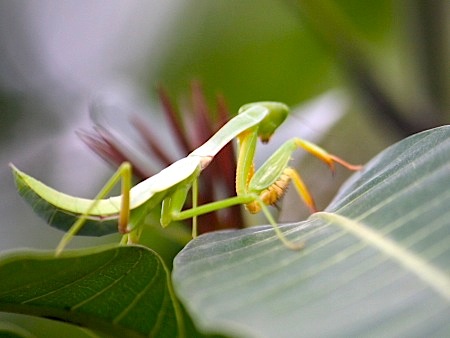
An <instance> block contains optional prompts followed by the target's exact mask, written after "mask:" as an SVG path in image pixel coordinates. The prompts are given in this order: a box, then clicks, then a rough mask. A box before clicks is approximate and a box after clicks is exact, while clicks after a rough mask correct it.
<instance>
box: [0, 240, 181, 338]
mask: <svg viewBox="0 0 450 338" xmlns="http://www.w3.org/2000/svg"><path fill="white" fill-rule="evenodd" d="M0 311H3V312H16V313H22V314H31V315H34V316H39V317H50V318H55V319H59V320H63V321H67V322H70V323H75V324H78V325H82V326H85V327H88V328H90V329H93V330H96V331H102V332H106V333H108V334H109V335H111V334H113V335H117V336H122V337H125V336H126V337H130V336H152V337H155V336H157V337H180V336H183V335H184V327H183V326H184V324H183V319H182V313H181V310H180V308H179V305H178V303H177V301H176V300H175V299H174V296H173V292H172V289H171V284H170V280H169V275H168V271H167V269H166V268H165V267H164V264H163V263H162V261H161V260H160V258H159V257H158V256H157V255H156V254H154V253H153V252H152V251H151V250H149V249H146V248H143V247H136V246H135V247H133V246H129V247H114V248H111V247H109V248H107V249H105V248H97V249H89V250H77V251H72V252H67V253H64V254H63V255H62V256H61V257H58V258H55V257H54V256H53V253H36V252H33V253H32V252H23V253H14V254H10V255H9V256H8V257H3V259H2V260H1V261H0Z"/></svg>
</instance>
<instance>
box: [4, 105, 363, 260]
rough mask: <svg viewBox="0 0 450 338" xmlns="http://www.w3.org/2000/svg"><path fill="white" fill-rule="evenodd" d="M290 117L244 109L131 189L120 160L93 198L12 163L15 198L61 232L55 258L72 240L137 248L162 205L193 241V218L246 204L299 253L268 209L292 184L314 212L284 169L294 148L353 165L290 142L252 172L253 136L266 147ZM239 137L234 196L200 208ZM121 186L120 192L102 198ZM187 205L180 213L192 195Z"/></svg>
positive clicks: (297, 180) (292, 173) (276, 109)
mask: <svg viewBox="0 0 450 338" xmlns="http://www.w3.org/2000/svg"><path fill="white" fill-rule="evenodd" d="M288 114H289V108H288V107H287V106H286V105H285V104H283V103H279V102H256V103H250V104H246V105H244V106H242V107H241V108H240V110H239V112H238V115H236V117H234V118H232V119H231V120H230V121H228V122H227V123H226V124H225V125H224V126H223V127H222V128H221V129H220V130H219V131H218V132H217V133H216V134H214V135H213V136H212V137H211V138H210V139H209V140H207V141H206V142H205V143H204V144H203V145H201V146H200V147H199V148H197V149H195V150H194V151H192V152H191V153H190V154H189V155H187V156H186V157H184V158H182V159H180V160H178V161H176V162H174V163H173V164H171V165H169V166H168V167H166V168H165V169H163V170H161V171H160V172H159V173H157V174H155V175H153V176H151V177H149V178H147V179H146V180H144V181H142V182H141V183H139V184H137V185H135V186H134V187H132V168H131V165H130V164H129V163H127V162H124V163H123V164H122V165H121V166H120V167H119V169H118V170H117V171H116V173H115V174H114V175H113V176H112V177H111V178H110V179H109V181H108V182H107V183H106V185H105V186H104V187H103V189H102V190H101V191H100V192H99V193H98V195H97V196H96V197H95V198H94V199H84V198H78V197H73V196H70V195H67V194H64V193H61V192H59V191H56V190H54V189H52V188H50V187H48V186H46V185H45V184H43V183H41V182H40V181H38V180H36V179H34V178H33V177H31V176H29V175H27V174H25V173H24V172H22V171H20V170H19V169H17V168H16V167H15V166H14V165H12V164H11V168H12V171H13V174H14V177H15V181H16V185H17V188H18V191H19V194H20V195H22V197H23V198H24V199H25V200H26V201H27V202H29V203H30V204H31V206H32V208H33V209H34V211H35V212H36V213H37V214H39V215H40V216H41V217H43V218H44V219H45V220H46V221H47V223H48V224H50V225H51V226H54V227H57V228H59V229H61V230H64V231H66V233H65V235H64V236H63V238H62V240H61V241H60V243H59V245H58V246H57V248H56V253H57V254H59V253H60V252H61V251H62V250H63V249H64V248H65V247H66V245H67V244H68V243H69V241H70V240H71V238H72V237H73V236H75V235H96V236H101V235H106V234H110V233H113V232H116V231H118V232H120V233H122V234H123V235H124V237H123V242H124V243H137V242H138V241H139V234H140V231H141V225H142V224H143V221H144V218H145V217H146V215H147V214H148V213H149V212H150V211H151V210H153V209H154V208H156V207H159V206H161V217H160V223H161V226H163V227H166V226H167V225H169V224H170V223H171V222H172V221H176V220H186V219H192V237H193V238H195V237H196V236H197V216H199V215H202V214H206V213H209V212H213V211H217V210H220V209H223V208H227V207H230V206H233V205H245V207H246V209H247V210H248V211H249V212H251V213H257V212H260V211H262V212H263V213H264V215H265V217H266V218H267V220H268V222H269V223H270V224H271V225H272V227H273V228H274V230H275V233H276V235H277V236H278V238H279V239H280V240H281V242H282V243H283V244H284V245H285V246H286V247H288V248H290V249H293V250H298V249H300V248H301V247H302V243H296V242H292V241H290V240H288V239H287V238H286V237H285V236H284V235H283V232H282V231H281V230H280V228H279V227H278V224H277V222H276V221H275V219H274V218H273V216H272V215H271V213H270V211H269V209H268V206H269V205H274V204H275V203H276V202H277V201H278V200H279V199H280V198H281V197H282V196H283V194H284V192H285V191H286V189H287V187H288V185H289V184H290V182H292V183H293V185H294V187H295V188H296V190H297V192H298V194H299V196H300V198H301V199H302V200H303V201H304V203H305V204H306V205H307V206H308V208H309V209H310V210H311V211H312V212H315V211H316V206H315V203H314V200H313V198H312V196H311V194H310V193H309V191H308V189H307V188H306V186H305V184H304V182H303V180H302V178H301V176H300V175H299V173H298V172H297V171H296V170H295V169H293V168H291V167H289V161H290V159H291V155H292V153H293V152H294V151H295V150H297V149H298V148H303V149H304V150H306V151H307V152H309V153H311V154H312V155H314V156H316V157H317V158H319V159H320V160H322V161H323V162H325V163H326V164H327V165H328V166H329V167H330V168H331V170H334V164H335V163H339V164H341V165H343V166H344V167H346V168H348V169H350V170H359V169H360V168H361V167H360V166H357V165H352V164H349V163H347V162H346V161H344V160H342V159H340V158H339V157H337V156H335V155H332V154H329V153H328V152H326V151H325V150H323V149H322V148H320V147H318V146H316V145H314V144H312V143H310V142H308V141H305V140H302V139H300V138H293V139H290V140H288V141H287V142H285V143H284V144H283V145H282V146H281V147H280V148H279V149H278V150H276V151H275V152H274V153H273V154H272V155H271V156H270V157H269V159H268V160H267V161H266V162H265V163H264V164H263V165H262V166H261V167H260V168H259V169H258V170H256V171H255V168H254V157H255V150H256V146H257V140H258V138H259V139H260V140H261V141H262V142H263V143H265V142H268V141H269V139H270V137H271V136H272V135H273V133H274V132H275V131H276V129H277V128H278V127H279V126H280V125H281V124H282V123H283V122H284V120H285V119H286V117H287V116H288ZM235 138H237V140H238V159H237V169H236V196H234V197H230V198H226V199H224V200H220V201H216V202H212V203H208V204H204V205H197V195H198V177H199V175H200V174H201V172H202V170H203V169H205V168H206V167H207V166H208V165H209V163H210V162H211V161H212V160H213V159H214V156H215V155H216V154H217V153H218V152H219V151H220V150H221V149H222V148H223V147H224V146H225V145H226V144H228V143H229V142H231V141H232V140H233V139H235ZM119 181H121V194H120V195H119V196H114V197H109V198H106V196H107V195H108V193H109V192H110V191H111V189H112V188H113V187H114V186H115V185H116V184H117V183H118V182H119ZM190 190H192V207H191V208H190V209H186V210H183V206H184V204H185V201H186V199H187V196H188V193H189V191H190Z"/></svg>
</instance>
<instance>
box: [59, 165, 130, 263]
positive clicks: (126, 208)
mask: <svg viewBox="0 0 450 338" xmlns="http://www.w3.org/2000/svg"><path fill="white" fill-rule="evenodd" d="M131 178H132V173H131V164H130V163H128V162H124V163H122V164H121V165H120V167H119V168H118V169H117V171H116V172H115V173H114V174H113V176H111V178H110V179H109V180H108V182H106V184H105V185H104V186H103V188H102V189H101V190H100V192H99V193H98V194H97V196H95V198H94V199H93V200H92V204H91V205H90V206H89V208H88V209H87V210H86V211H85V212H84V213H83V214H81V215H80V216H79V218H78V219H77V221H76V222H75V223H74V224H73V225H72V226H71V228H70V229H69V231H67V232H66V233H65V234H64V236H63V238H62V239H61V241H60V242H59V244H58V246H57V247H56V255H59V254H60V253H61V252H62V251H63V250H64V248H65V247H66V246H67V244H69V242H70V240H71V239H72V237H74V236H75V235H76V234H77V233H78V231H80V229H81V228H82V227H83V225H84V223H85V222H86V220H87V219H88V217H89V215H90V214H91V213H92V211H93V210H94V209H95V208H96V207H97V205H98V203H99V201H100V200H101V199H103V198H105V197H106V196H107V195H108V193H109V192H110V191H111V190H112V189H113V188H114V186H115V185H116V184H117V183H118V182H119V181H121V182H122V185H121V190H122V199H121V206H120V211H119V219H118V230H119V232H120V233H122V234H126V233H127V232H128V229H127V226H128V221H129V219H130V189H131V184H132V182H131ZM125 237H128V236H124V240H125V239H127V238H125Z"/></svg>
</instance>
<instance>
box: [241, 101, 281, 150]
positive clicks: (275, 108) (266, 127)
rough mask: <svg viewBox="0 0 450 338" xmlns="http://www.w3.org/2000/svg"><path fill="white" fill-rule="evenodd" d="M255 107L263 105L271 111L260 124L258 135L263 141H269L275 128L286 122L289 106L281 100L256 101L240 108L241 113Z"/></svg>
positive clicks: (263, 107)
mask: <svg viewBox="0 0 450 338" xmlns="http://www.w3.org/2000/svg"><path fill="white" fill-rule="evenodd" d="M253 107H261V108H262V109H267V110H268V111H269V112H268V114H267V116H266V117H265V118H264V119H263V120H262V121H261V122H260V124H259V126H258V137H259V138H260V139H261V141H262V142H263V143H267V142H269V140H270V137H271V136H272V135H273V133H274V132H275V130H276V129H277V128H278V127H279V126H280V125H281V124H282V123H283V122H284V120H285V119H286V117H287V116H288V114H289V107H288V106H286V105H285V104H283V103H280V102H270V101H265V102H254V103H249V104H246V105H244V106H242V107H241V109H239V113H241V112H244V111H245V110H247V109H249V108H253Z"/></svg>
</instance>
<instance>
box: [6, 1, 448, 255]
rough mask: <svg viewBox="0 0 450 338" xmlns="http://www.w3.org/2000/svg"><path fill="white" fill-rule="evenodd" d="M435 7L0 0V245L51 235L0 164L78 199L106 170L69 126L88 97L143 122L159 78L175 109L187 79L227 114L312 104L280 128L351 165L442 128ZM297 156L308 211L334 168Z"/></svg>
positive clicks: (441, 16)
mask: <svg viewBox="0 0 450 338" xmlns="http://www.w3.org/2000/svg"><path fill="white" fill-rule="evenodd" d="M449 8H450V5H449V2H448V1H445V0H442V1H438V0H436V1H414V0H411V1H406V0H405V1H400V0H398V1H388V0H380V1H360V0H336V1H312V0H311V1H274V0H261V1H247V0H244V1H242V0H239V1H237V0H236V1H230V0H221V1H207V0H193V1H175V0H171V1H137V0H134V1H127V2H121V1H93V2H87V1H86V2H79V1H64V2H59V1H14V2H10V1H2V2H0V27H1V30H0V46H1V50H2V53H1V54H0V129H1V133H0V149H1V152H0V180H1V187H2V197H1V200H0V212H1V216H2V217H1V226H0V250H6V249H11V248H17V247H24V246H27V247H35V248H53V247H54V245H55V243H56V242H57V241H58V240H59V238H60V235H61V234H60V233H59V232H57V231H56V230H53V229H51V228H49V227H47V226H45V224H44V223H43V222H42V221H41V220H39V219H37V218H36V217H35V216H34V214H33V212H32V211H31V209H30V208H29V207H28V206H26V205H25V203H24V202H23V201H22V200H21V199H20V197H19V196H18V195H17V194H16V193H15V189H14V186H13V182H12V178H11V174H10V172H9V168H8V166H7V164H8V162H14V164H16V165H17V166H18V167H19V168H20V169H22V170H25V171H26V172H28V173H30V174H31V175H33V176H35V177H38V178H39V179H41V180H43V181H44V182H46V183H48V184H50V185H51V186H54V187H56V188H57V189H60V190H63V191H65V192H68V193H71V194H76V195H80V196H92V195H93V194H94V193H95V192H96V191H98V189H99V187H100V186H101V185H102V181H103V179H104V178H106V177H107V176H108V175H109V174H110V172H111V171H110V169H108V166H107V165H105V164H104V163H103V162H102V161H101V160H99V159H98V158H97V157H96V156H95V155H94V154H93V153H92V152H90V151H89V150H88V148H87V147H86V146H85V145H84V144H83V143H82V142H81V141H80V140H79V139H78V138H77V137H76V135H75V133H74V131H75V130H77V129H79V128H89V126H90V123H89V119H88V107H89V105H90V104H91V103H92V102H93V101H95V100H97V99H101V100H106V101H108V102H109V103H112V104H113V105H117V106H124V107H126V110H129V111H133V112H138V113H140V114H142V115H143V116H145V117H146V118H147V120H148V121H149V123H151V124H153V125H158V124H159V123H162V122H160V121H161V119H162V118H161V114H162V109H161V106H160V103H159V102H158V98H157V93H156V87H157V85H160V84H162V85H164V86H165V88H167V90H168V92H169V93H170V95H171V97H173V98H176V99H177V100H178V102H179V103H180V104H181V105H182V106H183V105H186V104H187V101H188V98H189V91H190V83H191V81H192V80H199V81H201V83H202V85H203V88H204V90H205V92H206V95H207V98H208V100H209V101H210V103H211V104H213V103H214V99H215V96H216V94H218V93H220V94H222V95H223V96H224V97H225V99H226V102H227V104H228V106H229V108H230V109H231V111H232V112H235V111H236V110H237V109H238V107H239V106H241V105H242V104H244V103H248V102H252V101H257V100H277V101H283V102H286V103H288V104H289V105H291V106H293V107H297V108H298V107H300V108H298V111H300V112H301V113H302V114H307V112H308V109H310V108H311V104H314V105H315V106H314V107H316V108H318V110H317V112H316V113H314V115H313V117H311V116H310V117H308V116H307V115H300V116H298V115H296V116H298V118H297V119H295V120H293V121H294V122H295V124H294V123H293V124H292V125H291V127H292V128H293V129H294V133H295V134H296V135H297V136H300V137H302V136H304V137H307V136H305V135H304V134H302V133H301V131H302V130H304V129H306V130H307V131H308V132H309V134H308V135H311V138H312V139H314V140H315V141H317V140H321V142H320V143H321V144H323V145H324V146H325V147H326V148H327V149H329V150H330V151H332V152H334V153H336V154H339V155H341V156H342V157H344V158H346V159H347V160H349V161H352V162H356V163H364V162H365V161H367V160H368V159H369V158H371V157H372V156H373V155H374V154H376V153H377V152H378V151H380V150H381V149H383V148H384V147H386V146H387V145H389V144H392V143H393V142H395V141H397V140H399V139H401V138H403V137H405V136H407V135H409V134H412V133H415V132H418V131H420V130H423V129H427V128H431V127H433V126H436V125H441V124H445V123H446V122H447V121H448V119H449V113H450V111H449V109H448V108H449V95H448V93H449V87H450V85H449V82H450V74H449V72H450V67H449V59H450V58H449V54H450V53H449V48H450V47H449V43H448V41H449V36H450V34H449V31H450V29H449V22H450V20H448V18H449V13H450V10H449ZM327 95H328V96H327ZM329 95H331V99H330V96H329ZM324 97H326V98H328V99H327V100H325V101H326V102H324V101H323V100H324ZM330 100H331V101H330ZM305 103H307V104H306V105H305ZM296 111H297V110H296ZM336 111H338V112H339V114H340V115H339V116H340V118H339V119H337V121H335V115H333V114H334V113H336ZM331 116H334V117H331ZM331 120H333V121H332V123H330V121H331ZM297 124H298V127H297ZM322 125H326V126H327V129H326V130H323V128H321V126H322ZM330 125H332V126H330ZM302 128H303V129H302ZM296 131H298V132H296ZM282 136H283V137H284V139H286V136H285V135H282ZM165 137H168V136H167V135H166V136H164V135H162V136H161V140H162V142H163V143H164V142H166V141H165V140H164V138H165ZM266 155H267V154H266ZM181 156H182V155H181ZM262 156H264V155H262ZM305 162H306V163H304V164H301V167H302V170H303V173H304V176H305V179H306V181H307V183H308V184H309V185H310V188H311V190H312V191H313V194H314V195H315V196H316V198H317V199H318V204H319V206H320V207H322V208H323V207H325V206H326V205H327V201H329V199H330V198H331V195H332V194H333V193H334V192H335V191H336V189H337V186H338V185H339V184H340V182H341V181H342V180H343V179H344V178H345V175H344V174H342V177H341V176H340V173H338V175H337V176H338V177H337V178H334V179H333V178H331V177H330V175H329V173H327V171H326V170H325V169H324V168H322V167H320V168H317V166H318V164H317V163H318V162H316V161H309V160H308V161H305ZM322 169H323V170H322ZM288 196H289V195H288ZM287 200H288V201H287V202H289V203H296V201H295V200H294V199H291V198H290V197H288V198H287ZM287 209H289V208H287ZM303 216H304V215H302V212H300V215H298V214H296V213H294V214H293V215H287V216H285V219H287V220H292V219H298V217H303ZM107 240H110V239H107ZM83 243H98V240H93V241H92V242H85V239H83Z"/></svg>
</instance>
